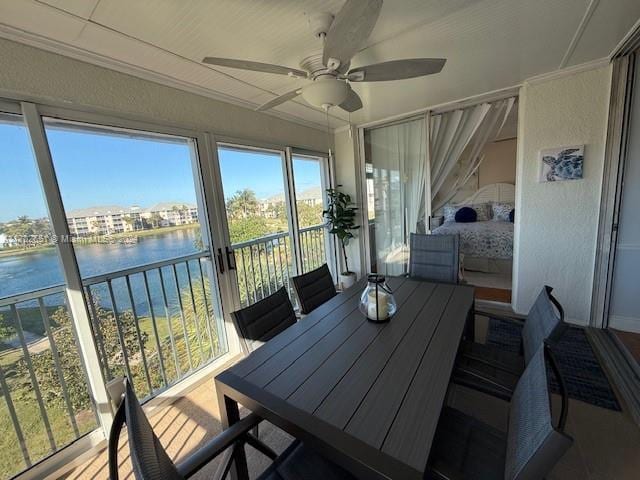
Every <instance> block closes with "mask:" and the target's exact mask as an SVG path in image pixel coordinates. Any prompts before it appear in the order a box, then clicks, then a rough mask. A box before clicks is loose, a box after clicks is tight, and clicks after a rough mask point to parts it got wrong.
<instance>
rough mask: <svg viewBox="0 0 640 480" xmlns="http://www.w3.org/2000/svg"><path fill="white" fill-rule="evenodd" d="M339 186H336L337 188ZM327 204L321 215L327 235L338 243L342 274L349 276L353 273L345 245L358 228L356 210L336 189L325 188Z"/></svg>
mask: <svg viewBox="0 0 640 480" xmlns="http://www.w3.org/2000/svg"><path fill="white" fill-rule="evenodd" d="M341 186H342V185H338V187H341ZM327 203H328V206H327V209H326V210H323V211H322V215H323V217H324V218H325V219H326V220H327V224H326V225H327V228H328V229H329V233H332V234H334V235H335V236H336V237H337V238H338V241H339V242H340V250H341V251H342V256H343V258H344V268H345V271H344V272H342V274H343V275H349V274H352V273H353V272H352V271H350V270H349V260H348V258H347V245H349V241H350V240H351V239H352V238H354V237H355V235H354V234H353V231H354V230H357V229H358V228H360V226H359V225H356V223H355V221H356V212H357V211H358V208H357V207H355V206H354V204H353V202H352V201H351V196H350V195H348V194H346V193H342V192H340V191H339V190H338V189H337V188H327Z"/></svg>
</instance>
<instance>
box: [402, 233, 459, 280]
mask: <svg viewBox="0 0 640 480" xmlns="http://www.w3.org/2000/svg"><path fill="white" fill-rule="evenodd" d="M409 242H410V243H409V277H411V278H419V279H421V280H431V281H434V282H440V283H458V282H459V276H460V251H459V250H460V237H459V236H458V235H424V234H418V233H412V234H411V238H410V240H409Z"/></svg>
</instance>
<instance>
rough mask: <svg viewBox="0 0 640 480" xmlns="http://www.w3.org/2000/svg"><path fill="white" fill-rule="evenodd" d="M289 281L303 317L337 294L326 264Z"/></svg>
mask: <svg viewBox="0 0 640 480" xmlns="http://www.w3.org/2000/svg"><path fill="white" fill-rule="evenodd" d="M291 280H293V287H294V288H295V290H296V295H297V296H298V301H299V302H300V312H301V313H303V314H305V315H306V314H308V313H311V312H312V311H313V310H315V309H316V308H318V307H319V306H320V305H322V304H323V303H324V302H326V301H327V300H330V299H331V298H333V297H335V296H336V295H337V294H338V292H336V286H335V284H334V282H333V277H332V276H331V272H330V271H329V267H328V266H327V264H326V263H325V264H324V265H322V266H321V267H319V268H316V269H315V270H311V271H310V272H307V273H304V274H302V275H298V276H297V277H293V278H292V279H291Z"/></svg>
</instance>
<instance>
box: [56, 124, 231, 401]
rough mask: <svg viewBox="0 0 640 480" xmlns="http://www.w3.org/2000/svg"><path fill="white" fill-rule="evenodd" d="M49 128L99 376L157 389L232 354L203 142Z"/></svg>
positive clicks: (142, 389) (146, 390) (140, 390)
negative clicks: (201, 159)
mask: <svg viewBox="0 0 640 480" xmlns="http://www.w3.org/2000/svg"><path fill="white" fill-rule="evenodd" d="M44 127H45V132H46V135H47V140H48V143H49V148H50V150H51V157H52V160H53V165H54V169H55V173H56V177H57V180H58V187H59V190H60V195H61V197H62V203H63V206H64V209H65V212H66V220H67V224H68V228H69V231H70V233H71V235H72V236H73V238H74V245H75V254H76V258H77V262H78V267H79V270H80V276H81V278H82V282H83V285H84V288H85V295H86V299H87V302H88V306H89V311H90V313H91V320H92V327H93V329H94V334H95V339H96V343H97V346H98V351H99V352H100V356H101V366H102V369H103V375H104V377H105V378H106V379H111V378H114V377H115V376H118V375H126V376H127V377H129V378H130V379H132V381H133V385H134V387H135V388H136V392H137V394H138V396H139V397H140V398H146V397H149V396H153V395H155V394H156V393H157V392H159V391H160V390H162V389H165V388H167V387H169V386H171V385H173V384H175V383H176V382H178V381H179V380H181V379H183V378H185V376H187V375H188V374H189V373H190V372H193V371H195V370H197V369H198V368H200V367H202V366H204V365H206V364H208V363H210V362H211V361H212V360H214V359H215V358H217V357H219V356H220V355H221V354H223V353H224V352H225V351H226V344H225V342H224V333H223V330H224V329H223V325H222V321H221V318H222V315H221V309H220V302H219V300H218V296H217V295H216V292H217V286H216V285H217V281H216V278H215V275H213V274H212V272H213V269H212V268H211V255H210V251H209V248H208V245H209V241H208V240H207V238H208V235H207V231H206V229H205V228H203V226H204V225H206V222H205V221H203V220H201V219H203V218H204V216H203V209H204V206H203V205H202V204H201V203H200V202H199V198H200V196H201V195H200V193H199V189H200V186H199V185H200V183H201V182H200V180H199V178H198V175H197V172H198V168H197V159H198V155H197V145H196V142H195V140H193V139H191V138H185V137H177V136H169V135H160V134H156V133H149V132H142V131H135V130H130V129H127V130H123V129H114V128H108V127H102V126H97V125H90V124H86V123H78V122H69V121H64V120H59V119H55V118H44ZM212 287H213V289H212Z"/></svg>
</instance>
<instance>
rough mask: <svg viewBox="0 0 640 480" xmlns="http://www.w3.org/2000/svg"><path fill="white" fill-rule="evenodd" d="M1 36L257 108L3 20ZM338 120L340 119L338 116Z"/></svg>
mask: <svg viewBox="0 0 640 480" xmlns="http://www.w3.org/2000/svg"><path fill="white" fill-rule="evenodd" d="M0 38H4V39H6V40H11V41H14V42H17V43H22V44H25V45H28V46H30V47H35V48H39V49H41V50H45V51H48V52H51V53H55V54H58V55H62V56H65V57H69V58H72V59H74V60H79V61H81V62H85V63H89V64H91V65H95V66H98V67H102V68H106V69H109V70H114V71H117V72H119V73H123V74H126V75H130V76H133V77H136V78H140V79H142V80H147V81H150V82H153V83H157V84H160V85H163V86H166V87H170V88H175V89H177V90H181V91H184V92H188V93H192V94H195V95H199V96H201V97H206V98H210V99H212V100H217V101H220V102H224V103H229V104H232V105H236V106H238V107H242V108H246V109H248V110H255V108H256V107H258V104H256V103H253V102H249V101H247V100H243V99H240V98H237V97H233V96H230V95H225V94H224V93H221V92H217V91H214V90H210V89H208V88H205V87H202V86H200V85H196V84H193V83H190V82H185V81H183V80H178V79H176V78H173V77H170V76H168V75H164V74H161V73H158V72H154V71H152V70H148V69H146V68H143V67H140V66H137V65H132V64H130V63H127V62H123V61H121V60H117V59H115V58H112V57H109V56H106V55H101V54H97V53H94V52H90V51H88V50H85V49H82V48H80V47H76V46H73V45H69V44H66V43H63V42H58V41H55V40H51V39H49V38H46V37H43V36H41V35H37V34H35V33H31V32H27V31H24V30H21V29H18V28H15V27H12V26H10V25H6V24H3V23H0ZM261 113H263V114H265V115H270V116H272V117H277V118H280V119H282V120H286V121H288V122H293V123H296V124H298V125H303V126H305V127H309V128H313V129H314V130H322V131H326V124H323V123H322V122H314V121H311V120H307V119H305V118H302V117H299V116H297V115H293V114H289V113H285V112H280V111H276V110H269V111H265V112H261ZM337 120H340V119H337Z"/></svg>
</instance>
